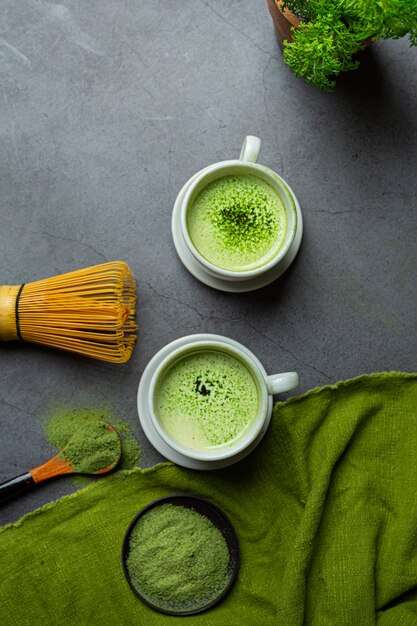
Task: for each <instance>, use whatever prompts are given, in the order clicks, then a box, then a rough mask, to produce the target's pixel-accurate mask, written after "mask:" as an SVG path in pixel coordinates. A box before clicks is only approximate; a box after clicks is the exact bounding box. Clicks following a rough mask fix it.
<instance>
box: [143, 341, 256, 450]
mask: <svg viewBox="0 0 417 626" xmlns="http://www.w3.org/2000/svg"><path fill="white" fill-rule="evenodd" d="M154 408H155V413H156V415H157V418H158V420H159V423H160V425H161V426H162V428H163V430H164V431H165V432H166V433H167V435H168V436H169V437H170V438H171V439H172V440H174V441H175V442H177V443H178V444H180V445H183V446H185V447H187V448H192V449H198V450H210V449H213V448H220V447H223V446H227V445H230V444H232V443H234V442H236V441H237V440H239V439H240V438H241V437H242V436H244V435H245V434H246V433H247V432H248V431H249V430H250V428H251V426H252V424H253V423H254V421H255V418H256V416H257V413H258V391H257V386H256V383H255V381H254V379H253V377H252V375H251V374H250V372H249V371H248V370H247V368H246V367H245V365H243V363H241V362H240V361H238V360H237V359H236V358H234V357H233V356H230V355H229V354H226V353H225V352H220V351H216V350H204V351H196V352H192V353H190V354H187V355H186V356H184V357H182V358H180V359H179V360H178V361H176V362H175V363H174V364H173V365H171V366H169V367H168V368H167V370H165V372H163V373H162V376H161V379H160V382H159V384H158V386H157V388H156V394H155V401H154Z"/></svg>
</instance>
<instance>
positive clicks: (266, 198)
mask: <svg viewBox="0 0 417 626" xmlns="http://www.w3.org/2000/svg"><path fill="white" fill-rule="evenodd" d="M187 227H188V232H189V235H190V237H191V241H192V243H193V244H194V246H195V248H196V249H197V251H198V252H199V253H200V254H201V256H203V257H204V258H205V259H207V261H209V262H210V263H213V265H216V266H217V267H220V268H223V269H226V270H232V271H236V272H243V271H247V270H252V269H256V268H258V267H261V266H262V265H265V264H266V263H268V262H269V261H271V260H272V259H273V258H274V257H275V256H276V255H277V253H278V252H279V250H280V248H281V246H282V244H283V243H284V239H285V235H286V230H287V218H286V213H285V208H284V205H283V203H282V201H281V199H280V197H279V196H278V194H277V193H276V191H275V190H274V189H273V188H272V187H271V185H269V184H268V183H267V182H265V181H264V180H262V179H261V178H257V177H255V176H251V175H247V176H246V175H244V176H241V175H236V176H223V177H222V178H219V179H218V180H215V181H214V182H212V183H210V184H208V185H207V186H206V187H204V189H202V190H201V191H200V192H199V193H198V195H197V197H196V198H195V200H194V202H193V203H192V205H191V207H190V209H189V211H188V215H187Z"/></svg>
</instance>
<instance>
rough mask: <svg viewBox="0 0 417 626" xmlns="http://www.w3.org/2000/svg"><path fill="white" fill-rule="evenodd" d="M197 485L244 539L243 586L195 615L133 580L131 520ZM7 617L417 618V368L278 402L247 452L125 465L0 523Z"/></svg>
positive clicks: (211, 622)
mask: <svg viewBox="0 0 417 626" xmlns="http://www.w3.org/2000/svg"><path fill="white" fill-rule="evenodd" d="M184 492H185V493H192V494H202V495H204V496H205V497H207V498H208V499H210V500H212V501H213V502H214V503H216V504H217V505H218V506H220V507H221V508H222V509H223V510H224V511H225V512H226V514H227V515H228V516H229V517H230V519H231V520H232V522H233V524H234V525H235V528H236V530H237V533H238V535H239V538H240V543H241V552H242V563H241V569H240V573H239V577H238V581H237V583H236V586H235V587H234V589H233V590H232V592H231V593H230V594H229V596H228V597H227V598H226V599H225V601H224V602H223V603H222V604H221V605H220V606H218V607H217V608H215V609H213V610H211V611H209V612H207V613H206V614H202V615H200V616H196V617H191V618H177V617H167V616H163V615H159V614H158V613H155V612H153V611H152V610H151V609H149V608H147V607H146V606H144V605H143V604H142V603H141V602H140V601H139V600H138V599H137V598H136V597H135V596H134V595H133V594H132V593H131V591H130V588H129V587H128V585H127V583H126V581H125V579H124V576H123V572H122V567H121V556H120V555H121V544H122V540H123V536H124V533H125V531H126V528H127V526H128V524H129V522H130V520H131V519H132V518H133V516H134V515H135V514H136V512H137V511H138V510H139V509H140V508H141V507H142V506H144V505H145V504H147V503H148V502H150V501H151V500H153V499H154V498H157V497H159V496H162V495H166V494H170V493H184ZM0 563H1V574H0V623H1V624H2V626H38V625H39V626H41V625H47V626H55V625H56V626H66V625H74V626H84V625H85V626H94V625H96V624H97V625H98V626H107V625H109V626H136V625H138V626H151V625H155V626H157V625H159V624H172V625H174V624H183V625H184V624H190V625H191V624H193V625H194V624H196V625H200V624H201V625H202V626H246V625H247V626H269V625H270V626H281V625H282V626H301V625H302V624H308V625H314V626H344V625H346V626H372V625H373V624H378V626H408V625H413V624H417V375H411V374H410V375H407V374H375V375H371V376H363V377H361V378H358V379H355V380H352V381H346V382H344V383H339V384H338V385H335V386H333V387H325V388H323V389H320V390H314V391H312V392H310V393H308V394H306V395H304V396H301V397H298V398H293V399H290V400H288V401H287V402H285V403H279V404H277V405H276V406H275V409H274V418H273V422H272V424H271V428H270V430H269V432H268V433H267V436H266V437H265V439H264V441H263V442H262V443H261V445H260V446H259V447H258V449H257V450H256V451H255V452H254V453H252V454H251V455H250V456H249V457H248V458H247V459H246V460H244V461H242V462H241V463H239V464H237V465H236V466H233V467H231V468H228V469H225V470H222V471H216V472H194V471H189V470H185V469H181V468H179V467H176V466H174V465H172V464H169V463H167V464H163V465H159V466H156V467H155V468H152V469H150V470H144V471H142V470H132V471H129V472H120V473H118V474H115V475H114V476H112V477H108V478H105V479H102V480H100V481H99V482H97V483H95V484H94V485H92V486H90V487H87V488H86V489H83V490H81V491H79V492H78V493H76V494H73V495H70V496H66V497H64V498H62V499H61V500H60V501H58V502H57V503H54V504H51V505H47V506H46V507H44V508H43V509H40V510H38V511H35V512H34V513H31V514H29V515H27V516H25V517H24V518H23V519H22V520H20V521H19V522H18V523H16V524H14V525H10V526H7V527H4V528H3V529H1V531H0Z"/></svg>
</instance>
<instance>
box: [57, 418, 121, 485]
mask: <svg viewBox="0 0 417 626" xmlns="http://www.w3.org/2000/svg"><path fill="white" fill-rule="evenodd" d="M120 454H121V445H120V439H119V435H118V434H117V433H116V431H115V430H114V429H112V428H110V427H109V425H108V424H106V422H99V421H92V422H89V423H87V424H85V425H84V426H83V427H82V428H79V429H78V430H76V431H75V433H74V434H73V436H72V437H71V438H70V439H69V441H68V442H67V444H66V445H65V447H64V448H63V450H61V452H60V453H59V455H58V458H62V459H63V460H64V461H66V462H67V463H68V464H69V465H71V467H72V469H73V470H74V472H78V473H79V474H94V473H95V472H99V471H100V470H103V469H113V468H114V467H115V466H116V465H117V463H118V462H119V459H120Z"/></svg>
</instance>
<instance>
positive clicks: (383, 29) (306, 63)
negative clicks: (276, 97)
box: [268, 0, 417, 91]
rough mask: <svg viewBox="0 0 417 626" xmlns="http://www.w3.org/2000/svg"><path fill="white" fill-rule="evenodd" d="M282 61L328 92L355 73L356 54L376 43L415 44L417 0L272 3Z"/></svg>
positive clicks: (272, 0) (274, 0) (293, 0)
mask: <svg viewBox="0 0 417 626" xmlns="http://www.w3.org/2000/svg"><path fill="white" fill-rule="evenodd" d="M268 6H269V10H270V13H271V16H272V19H273V21H274V25H275V32H276V36H277V40H278V43H279V44H280V46H281V48H282V49H283V52H284V61H285V63H287V65H289V66H290V67H291V69H292V71H293V72H294V74H295V75H296V76H302V77H303V78H304V80H305V81H306V82H307V83H311V84H312V85H315V86H316V87H319V88H320V89H323V90H324V91H332V90H333V89H334V87H335V80H334V79H335V77H336V76H337V75H338V74H340V73H341V72H346V71H347V70H353V69H356V68H357V67H358V65H359V61H358V60H357V59H356V58H355V55H356V53H357V52H359V51H360V50H361V48H363V47H364V46H366V45H368V44H369V43H371V41H375V40H376V39H398V38H400V37H404V36H405V35H409V37H410V43H411V45H412V46H414V45H417V0H268Z"/></svg>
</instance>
